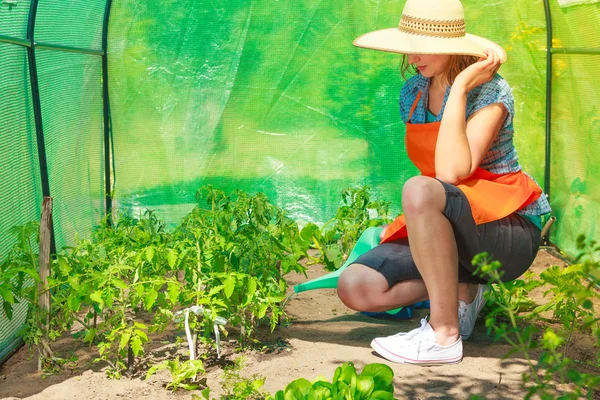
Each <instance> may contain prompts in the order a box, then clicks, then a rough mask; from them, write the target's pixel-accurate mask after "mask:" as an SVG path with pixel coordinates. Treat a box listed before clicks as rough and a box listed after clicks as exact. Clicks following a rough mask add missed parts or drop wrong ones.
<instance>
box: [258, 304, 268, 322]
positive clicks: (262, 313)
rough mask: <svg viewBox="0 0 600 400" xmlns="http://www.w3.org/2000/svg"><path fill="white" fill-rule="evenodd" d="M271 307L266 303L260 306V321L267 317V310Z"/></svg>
mask: <svg viewBox="0 0 600 400" xmlns="http://www.w3.org/2000/svg"><path fill="white" fill-rule="evenodd" d="M268 307H269V305H268V304H267V303H264V304H262V305H261V306H260V308H259V309H258V314H256V316H257V317H258V318H259V319H260V318H264V317H265V315H267V308H268Z"/></svg>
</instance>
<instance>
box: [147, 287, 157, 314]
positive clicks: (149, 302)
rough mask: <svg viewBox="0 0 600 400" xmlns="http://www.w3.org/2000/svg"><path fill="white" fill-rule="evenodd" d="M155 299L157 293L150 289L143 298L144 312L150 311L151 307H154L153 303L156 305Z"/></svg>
mask: <svg viewBox="0 0 600 400" xmlns="http://www.w3.org/2000/svg"><path fill="white" fill-rule="evenodd" d="M157 298H158V292H157V291H156V290H155V289H154V288H151V289H150V291H149V292H148V293H147V294H146V297H145V298H144V304H145V306H146V311H150V309H152V306H154V303H156V299H157Z"/></svg>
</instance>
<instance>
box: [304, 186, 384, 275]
mask: <svg viewBox="0 0 600 400" xmlns="http://www.w3.org/2000/svg"><path fill="white" fill-rule="evenodd" d="M369 189H370V188H369V187H368V186H364V187H362V188H347V189H344V190H343V191H342V202H343V205H342V206H340V207H339V208H338V210H337V212H336V215H335V218H333V219H331V220H329V221H327V222H326V223H325V224H324V225H323V227H322V228H321V232H312V233H313V237H314V239H313V240H314V243H313V245H314V247H315V248H316V249H317V250H319V256H318V257H317V258H316V259H314V260H313V262H314V263H322V264H324V265H325V269H327V270H329V271H334V270H336V269H337V268H339V267H340V266H341V265H342V263H343V262H344V261H345V260H346V259H347V258H348V255H349V254H350V252H351V251H352V248H353V247H354V245H355V244H356V242H357V241H358V238H359V237H360V235H361V234H362V233H363V232H364V231H365V229H367V228H368V227H371V226H380V225H383V224H386V223H388V222H390V219H389V218H388V212H389V206H390V204H391V203H390V202H387V201H383V200H371V195H370V193H369ZM310 228H312V227H309V229H310Z"/></svg>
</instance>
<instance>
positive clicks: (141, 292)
mask: <svg viewBox="0 0 600 400" xmlns="http://www.w3.org/2000/svg"><path fill="white" fill-rule="evenodd" d="M135 292H136V293H137V295H138V297H143V296H144V285H136V287H135Z"/></svg>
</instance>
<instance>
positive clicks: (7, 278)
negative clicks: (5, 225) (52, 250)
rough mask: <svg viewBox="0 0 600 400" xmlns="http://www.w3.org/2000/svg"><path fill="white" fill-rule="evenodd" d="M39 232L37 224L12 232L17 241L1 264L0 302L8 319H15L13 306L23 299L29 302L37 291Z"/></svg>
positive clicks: (14, 229) (13, 229)
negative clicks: (29, 298)
mask: <svg viewBox="0 0 600 400" xmlns="http://www.w3.org/2000/svg"><path fill="white" fill-rule="evenodd" d="M38 232H39V224H38V223H37V222H30V223H28V224H25V225H22V226H18V227H14V228H12V229H11V231H10V233H11V234H12V235H14V236H15V237H16V239H17V241H16V243H15V245H14V246H13V248H12V249H11V250H10V251H9V253H8V255H7V257H6V258H5V259H4V261H2V263H0V300H2V309H3V310H4V313H5V314H6V317H7V318H8V319H12V317H13V306H14V305H15V304H19V302H20V301H21V300H22V299H25V300H27V299H28V295H29V294H31V293H30V292H31V291H32V290H35V289H33V286H34V284H35V283H37V282H38V281H39V276H38V272H37V262H38V255H37V254H36V253H34V247H33V243H35V242H36V238H37V235H38ZM33 300H34V299H32V301H33Z"/></svg>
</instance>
